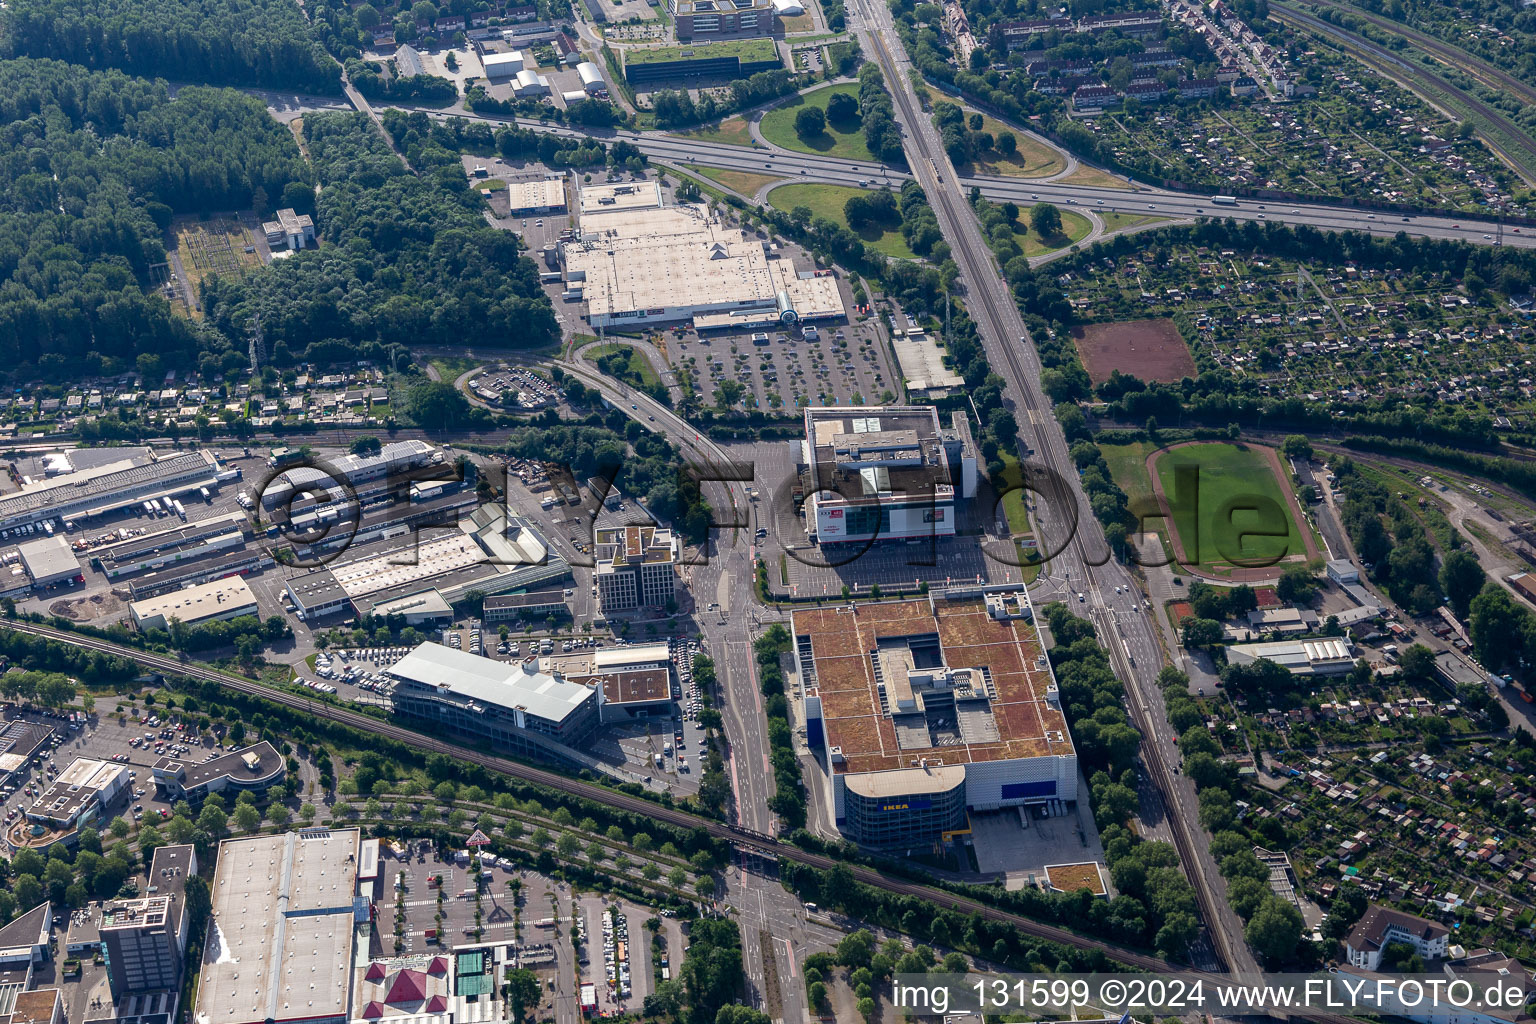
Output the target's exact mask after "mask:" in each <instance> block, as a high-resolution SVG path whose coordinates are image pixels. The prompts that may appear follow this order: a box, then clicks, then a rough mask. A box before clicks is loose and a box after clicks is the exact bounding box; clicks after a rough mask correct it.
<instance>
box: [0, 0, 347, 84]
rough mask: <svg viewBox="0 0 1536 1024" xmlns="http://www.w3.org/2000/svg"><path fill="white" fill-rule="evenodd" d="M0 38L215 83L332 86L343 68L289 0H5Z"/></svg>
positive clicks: (30, 51)
mask: <svg viewBox="0 0 1536 1024" xmlns="http://www.w3.org/2000/svg"><path fill="white" fill-rule="evenodd" d="M0 17H3V19H4V20H3V27H4V32H3V33H0V39H3V42H0V46H4V47H5V49H6V50H8V51H9V53H6V54H5V55H10V53H14V54H17V55H23V54H24V55H30V56H34V57H55V58H58V59H60V60H65V61H68V62H69V63H71V64H83V65H85V66H86V67H89V68H99V69H100V68H119V69H121V70H123V71H128V72H132V73H133V74H138V75H148V76H164V77H166V78H172V79H181V80H183V81H191V82H204V83H212V84H218V85H259V86H276V87H286V88H291V89H300V90H304V91H306V92H322V93H337V92H339V91H340V89H341V67H340V66H339V65H338V64H337V63H336V62H335V61H334V60H332V59H331V58H330V57H329V56H328V55H327V54H326V52H325V50H324V48H323V47H321V45H320V44H319V43H317V42H315V41H314V40H313V39H311V38H310V30H309V23H308V22H306V21H305V20H304V14H303V12H302V11H301V10H300V9H299V6H298V4H295V3H293V2H291V0H9V2H8V3H7V4H5V5H4V10H3V12H0Z"/></svg>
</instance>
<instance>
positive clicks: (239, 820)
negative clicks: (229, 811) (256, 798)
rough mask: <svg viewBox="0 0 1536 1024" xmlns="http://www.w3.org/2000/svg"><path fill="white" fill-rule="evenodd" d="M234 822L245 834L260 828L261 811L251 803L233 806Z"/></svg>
mask: <svg viewBox="0 0 1536 1024" xmlns="http://www.w3.org/2000/svg"><path fill="white" fill-rule="evenodd" d="M235 824H236V825H237V826H239V828H240V831H242V832H244V833H245V834H247V835H250V834H251V833H253V832H255V831H256V830H257V829H259V828H261V812H260V811H258V810H257V809H256V808H255V806H254V805H252V804H237V805H236V806H235Z"/></svg>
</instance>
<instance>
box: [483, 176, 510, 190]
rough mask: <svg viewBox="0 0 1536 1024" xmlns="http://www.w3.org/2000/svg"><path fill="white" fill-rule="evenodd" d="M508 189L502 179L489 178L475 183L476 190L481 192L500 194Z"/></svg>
mask: <svg viewBox="0 0 1536 1024" xmlns="http://www.w3.org/2000/svg"><path fill="white" fill-rule="evenodd" d="M506 187H507V183H506V182H505V181H502V180H501V179H500V178H487V179H486V180H485V181H477V182H475V190H476V191H479V192H500V191H501V190H502V189H504V188H506Z"/></svg>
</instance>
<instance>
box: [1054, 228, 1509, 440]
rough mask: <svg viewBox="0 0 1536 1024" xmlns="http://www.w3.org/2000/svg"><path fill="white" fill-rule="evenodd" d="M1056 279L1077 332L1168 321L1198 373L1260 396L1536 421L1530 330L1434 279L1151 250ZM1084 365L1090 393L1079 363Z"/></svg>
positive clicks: (1197, 250)
mask: <svg viewBox="0 0 1536 1024" xmlns="http://www.w3.org/2000/svg"><path fill="white" fill-rule="evenodd" d="M1064 278H1065V291H1066V294H1067V297H1068V299H1069V300H1070V301H1071V303H1072V305H1073V306H1074V308H1075V309H1076V310H1077V316H1078V319H1079V320H1080V321H1083V322H1085V323H1088V324H1105V323H1120V322H1123V321H1142V320H1145V319H1148V318H1155V317H1168V318H1170V319H1172V321H1173V322H1174V324H1175V325H1177V327H1178V330H1179V333H1180V334H1181V335H1182V336H1183V338H1184V340H1185V341H1186V342H1187V343H1188V344H1189V347H1190V350H1191V351H1192V352H1193V353H1194V357H1195V362H1196V365H1197V366H1198V368H1199V369H1200V370H1202V371H1205V370H1212V369H1216V370H1221V371H1225V372H1227V373H1230V374H1232V375H1234V376H1239V377H1250V378H1254V379H1257V380H1258V381H1259V382H1260V388H1261V390H1262V391H1263V392H1264V393H1266V394H1271V395H1275V396H1282V395H1298V396H1302V397H1306V398H1308V399H1311V400H1329V399H1334V400H1340V401H1360V400H1365V399H1370V398H1378V397H1384V396H1387V395H1402V396H1406V397H1410V398H1411V397H1414V396H1429V397H1433V398H1435V399H1436V400H1437V401H1442V402H1449V403H1456V404H1459V405H1460V406H1461V407H1464V408H1466V409H1467V410H1468V411H1469V412H1473V411H1486V412H1488V413H1490V414H1491V415H1507V416H1509V417H1510V418H1511V419H1512V420H1514V419H1517V418H1521V417H1525V418H1529V417H1530V415H1531V413H1532V411H1533V408H1536V402H1533V401H1532V397H1531V395H1530V394H1529V393H1528V392H1529V391H1530V384H1531V380H1530V378H1531V377H1532V376H1536V375H1532V374H1531V373H1530V370H1529V368H1528V367H1527V366H1526V365H1525V363H1526V360H1527V359H1528V358H1529V349H1530V345H1531V339H1532V330H1531V328H1530V327H1529V326H1528V325H1527V323H1526V321H1525V320H1524V319H1523V318H1522V317H1520V316H1518V315H1517V314H1515V312H1514V311H1513V310H1511V309H1509V308H1507V307H1490V306H1480V305H1478V304H1476V303H1473V302H1472V301H1471V300H1470V299H1469V298H1468V297H1467V296H1466V295H1465V294H1463V293H1462V292H1461V291H1460V290H1459V289H1458V288H1457V287H1456V286H1455V282H1452V281H1449V280H1442V279H1441V278H1439V277H1438V276H1436V275H1433V274H1417V273H1404V272H1403V271H1400V270H1397V269H1391V270H1386V271H1382V270H1374V269H1360V268H1356V267H1354V266H1352V265H1350V264H1337V265H1329V264H1323V263H1318V264H1298V263H1296V262H1295V261H1292V260H1289V259H1282V258H1276V257H1273V256H1268V255H1265V254H1262V253H1248V252H1239V251H1236V250H1234V249H1213V248H1205V247H1200V246H1194V245H1181V246H1164V245H1156V244H1153V245H1149V247H1148V248H1145V249H1141V250H1138V251H1135V252H1132V253H1129V254H1127V255H1124V256H1121V257H1119V258H1118V260H1117V259H1115V258H1113V257H1103V258H1100V259H1097V260H1094V261H1092V262H1091V263H1087V264H1086V269H1085V270H1075V271H1071V272H1070V273H1069V274H1067V275H1064ZM1086 330H1087V331H1089V332H1091V331H1092V330H1093V328H1092V327H1088V328H1086ZM1084 362H1085V365H1086V368H1087V369H1088V370H1089V372H1090V373H1092V374H1095V377H1094V379H1095V380H1098V379H1099V377H1098V376H1097V373H1098V369H1097V367H1096V366H1095V365H1094V364H1093V360H1092V356H1091V355H1090V354H1089V352H1088V351H1086V350H1085V351H1084ZM1121 371H1122V372H1126V373H1129V372H1131V370H1130V369H1129V368H1127V367H1124V366H1122V367H1121ZM1105 372H1107V371H1105Z"/></svg>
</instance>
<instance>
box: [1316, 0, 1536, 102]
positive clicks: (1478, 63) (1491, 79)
mask: <svg viewBox="0 0 1536 1024" xmlns="http://www.w3.org/2000/svg"><path fill="white" fill-rule="evenodd" d="M1307 3H1308V4H1309V5H1310V6H1313V7H1329V8H1332V9H1334V10H1337V11H1343V12H1345V13H1346V14H1349V15H1350V16H1352V17H1355V18H1359V19H1360V20H1361V21H1363V22H1366V23H1367V24H1370V25H1375V26H1376V27H1377V28H1379V29H1381V30H1382V31H1384V32H1391V33H1392V34H1393V35H1398V36H1402V37H1403V38H1404V39H1407V40H1408V41H1409V42H1411V43H1413V45H1415V46H1417V47H1418V48H1419V49H1421V50H1425V51H1427V52H1428V53H1430V54H1431V55H1432V56H1433V57H1434V58H1435V59H1436V60H1438V61H1440V62H1441V63H1442V64H1444V65H1446V66H1447V67H1451V68H1455V69H1456V70H1457V71H1460V72H1462V73H1464V74H1467V75H1471V76H1472V77H1473V78H1474V79H1476V80H1477V81H1478V82H1481V83H1482V84H1483V85H1486V86H1487V87H1488V88H1490V89H1501V90H1503V91H1504V92H1508V93H1510V94H1512V95H1514V96H1516V97H1518V98H1519V99H1520V100H1522V101H1524V102H1525V103H1536V89H1533V88H1531V87H1530V86H1529V85H1526V84H1525V83H1524V82H1522V81H1521V80H1520V79H1518V78H1516V77H1515V76H1514V75H1511V74H1510V73H1509V72H1507V71H1505V70H1503V69H1502V68H1498V67H1495V66H1494V65H1492V64H1489V63H1488V62H1487V61H1485V60H1483V59H1482V58H1481V57H1477V56H1474V55H1473V54H1470V53H1468V52H1467V51H1465V50H1463V49H1460V48H1459V47H1456V46H1452V45H1451V44H1450V43H1446V42H1442V41H1441V40H1439V39H1437V38H1435V37H1434V36H1432V35H1427V34H1426V33H1423V32H1420V31H1419V30H1418V29H1416V28H1410V27H1409V26H1407V25H1404V24H1403V23H1402V22H1400V21H1393V20H1392V19H1391V18H1384V17H1382V16H1381V15H1379V14H1375V13H1373V12H1371V11H1367V10H1363V9H1361V8H1359V7H1354V6H1352V5H1350V4H1347V3H1338V2H1337V0H1307Z"/></svg>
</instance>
